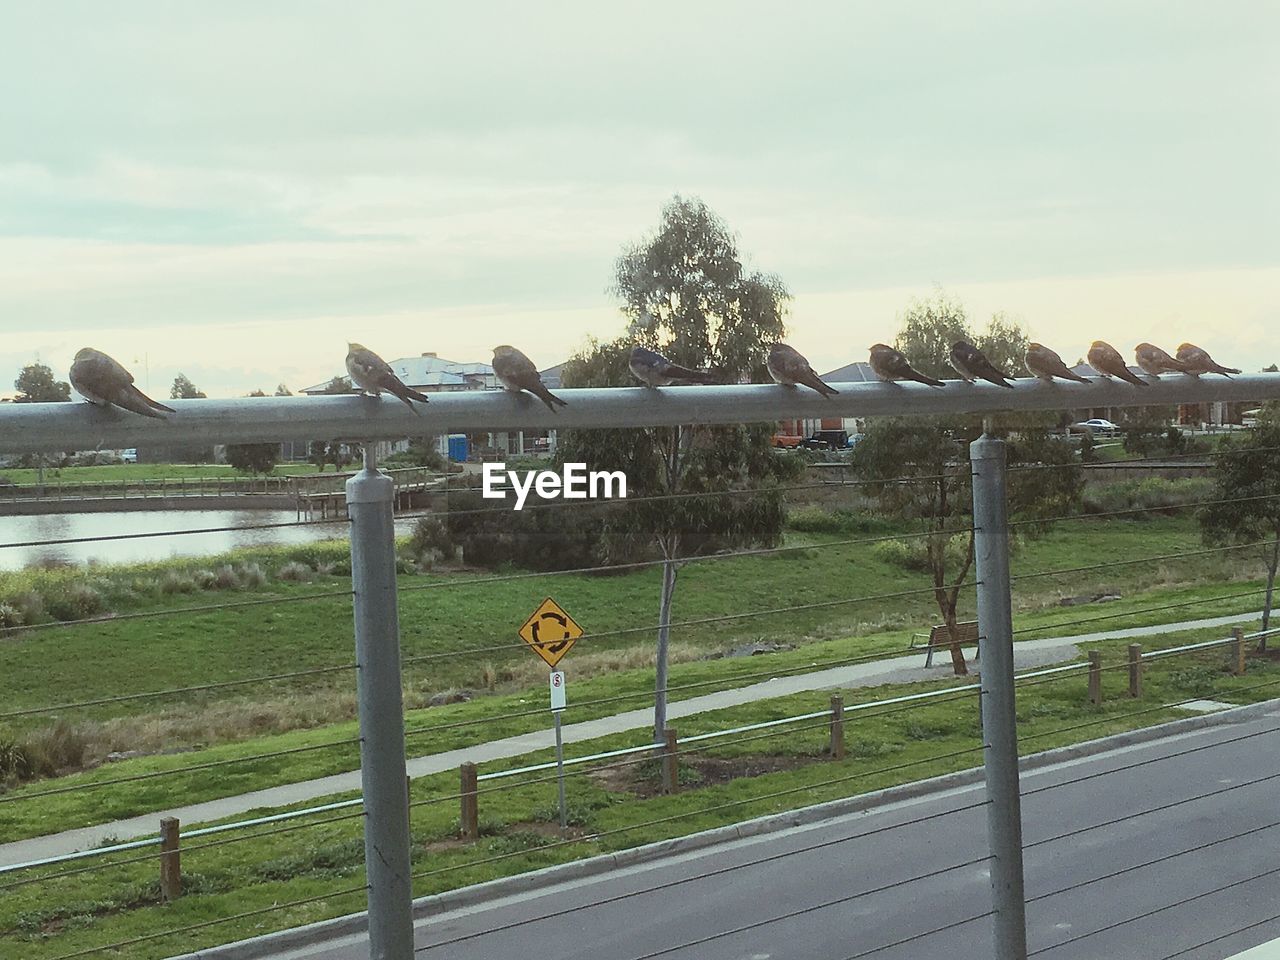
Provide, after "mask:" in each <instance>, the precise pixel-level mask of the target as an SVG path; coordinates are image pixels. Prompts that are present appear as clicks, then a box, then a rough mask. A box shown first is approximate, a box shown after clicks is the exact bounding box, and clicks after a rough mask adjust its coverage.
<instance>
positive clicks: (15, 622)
mask: <svg viewBox="0 0 1280 960" xmlns="http://www.w3.org/2000/svg"><path fill="white" fill-rule="evenodd" d="M22 623H23V620H22V611H21V610H19V609H18V608H17V607H15V606H13V605H12V604H9V603H0V633H7V632H8V631H10V630H12V629H14V628H15V627H20V626H22Z"/></svg>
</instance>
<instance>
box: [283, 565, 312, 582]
mask: <svg viewBox="0 0 1280 960" xmlns="http://www.w3.org/2000/svg"><path fill="white" fill-rule="evenodd" d="M314 572H315V571H313V570H312V569H311V568H310V567H309V566H307V565H306V564H305V563H299V562H298V561H297V560H290V561H289V562H288V563H286V564H285V565H284V566H283V567H281V568H280V569H279V570H277V571H276V579H278V580H294V581H298V582H301V581H305V580H310V579H311V575H312V574H313V573H314Z"/></svg>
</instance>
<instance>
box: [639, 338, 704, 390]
mask: <svg viewBox="0 0 1280 960" xmlns="http://www.w3.org/2000/svg"><path fill="white" fill-rule="evenodd" d="M627 366H628V367H630V368H631V373H632V375H633V376H634V377H635V378H636V379H637V380H639V381H640V382H641V383H643V384H644V385H645V386H647V387H669V386H671V385H672V384H673V383H717V382H719V381H718V380H717V378H716V377H715V375H714V374H710V373H707V372H706V371H705V370H692V369H690V368H689V367H682V366H680V364H678V363H672V362H671V361H670V360H668V359H667V358H666V357H664V356H663V355H662V354H660V353H658V352H657V351H655V350H650V349H649V348H648V347H632V349H631V357H630V358H629V359H628V360H627Z"/></svg>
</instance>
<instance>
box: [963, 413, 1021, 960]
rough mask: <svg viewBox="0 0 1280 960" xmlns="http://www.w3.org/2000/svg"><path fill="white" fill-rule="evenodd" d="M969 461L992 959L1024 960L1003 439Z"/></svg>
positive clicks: (973, 451) (984, 443)
mask: <svg viewBox="0 0 1280 960" xmlns="http://www.w3.org/2000/svg"><path fill="white" fill-rule="evenodd" d="M969 461H970V464H971V467H972V470H973V525H974V528H975V530H976V533H975V534H974V556H975V561H976V564H977V576H978V629H979V634H980V636H981V638H982V639H981V641H980V643H981V647H980V649H981V652H982V731H983V743H984V746H983V761H984V762H983V767H984V770H985V773H986V781H987V835H988V843H989V846H990V852H991V901H992V907H993V910H994V914H995V916H994V920H993V922H994V926H995V960H1026V957H1027V922H1026V904H1025V900H1024V895H1023V880H1022V805H1021V798H1020V796H1019V792H1018V721H1017V717H1016V715H1015V704H1014V685H1013V614H1012V612H1011V609H1010V597H1009V516H1008V506H1007V503H1006V497H1005V481H1006V472H1005V446H1004V441H1003V440H999V439H997V438H995V437H992V436H989V435H987V434H984V435H983V436H981V437H979V438H978V439H977V440H975V441H973V443H971V444H970V445H969Z"/></svg>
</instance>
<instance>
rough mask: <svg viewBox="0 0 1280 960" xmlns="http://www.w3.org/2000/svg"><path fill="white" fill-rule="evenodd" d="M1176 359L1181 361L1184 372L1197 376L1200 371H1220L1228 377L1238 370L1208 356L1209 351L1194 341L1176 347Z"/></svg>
mask: <svg viewBox="0 0 1280 960" xmlns="http://www.w3.org/2000/svg"><path fill="white" fill-rule="evenodd" d="M1178 359H1179V360H1181V361H1182V364H1183V367H1184V372H1186V373H1189V374H1191V375H1192V376H1193V377H1198V376H1200V374H1202V373H1220V374H1222V375H1223V376H1224V377H1230V376H1231V374H1233V373H1239V372H1240V371H1239V370H1238V369H1236V368H1235V367H1224V366H1223V365H1222V364H1220V363H1217V362H1215V361H1214V359H1213V357H1211V356H1209V352H1208V351H1207V350H1204V349H1202V348H1200V347H1197V346H1196V345H1195V344H1194V343H1184V344H1182V345H1181V346H1180V347H1178Z"/></svg>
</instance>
